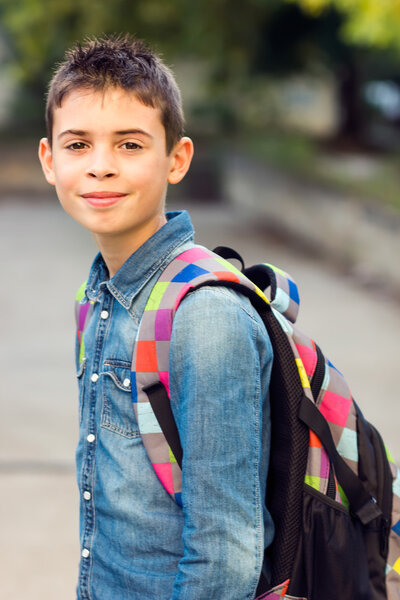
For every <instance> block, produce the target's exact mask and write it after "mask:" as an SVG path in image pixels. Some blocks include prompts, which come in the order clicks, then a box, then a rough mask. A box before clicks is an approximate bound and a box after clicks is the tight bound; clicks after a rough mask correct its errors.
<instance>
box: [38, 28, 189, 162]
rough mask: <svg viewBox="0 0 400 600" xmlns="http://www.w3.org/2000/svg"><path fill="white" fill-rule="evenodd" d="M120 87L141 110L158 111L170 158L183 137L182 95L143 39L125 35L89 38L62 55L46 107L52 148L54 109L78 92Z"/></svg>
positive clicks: (172, 78)
mask: <svg viewBox="0 0 400 600" xmlns="http://www.w3.org/2000/svg"><path fill="white" fill-rule="evenodd" d="M109 87H121V88H122V89H124V90H126V91H132V92H134V94H135V96H136V97H137V99H138V100H140V102H142V103H143V104H144V105H145V106H151V107H153V108H159V109H160V111H161V122H162V124H163V126H164V129H165V137H166V150H167V154H169V153H170V152H171V150H172V148H173V147H174V145H175V144H176V142H177V141H178V140H180V139H181V137H182V136H183V129H184V116H183V109H182V100H181V94H180V91H179V88H178V85H177V83H176V81H175V78H174V76H173V74H172V72H171V70H170V69H169V68H168V67H167V66H166V65H165V64H164V63H163V62H162V60H161V59H160V58H159V56H157V55H156V54H155V53H154V52H153V51H152V50H150V48H149V47H148V46H147V45H145V44H144V43H143V42H142V41H141V40H137V39H135V38H133V37H132V36H131V35H129V34H124V35H117V36H115V35H113V36H104V37H102V38H88V39H87V40H85V42H84V43H83V44H77V45H76V46H75V47H73V48H70V49H69V50H67V52H66V53H65V60H64V61H63V62H61V63H60V64H59V65H58V67H57V69H56V71H55V73H54V76H53V77H52V79H51V81H50V84H49V89H48V94H47V103H46V129H47V137H48V139H49V142H50V145H51V144H52V130H53V118H54V109H55V108H56V107H58V108H59V107H60V106H61V104H62V101H63V98H64V97H65V96H66V95H67V94H68V93H70V92H72V91H73V90H76V89H78V88H85V89H92V90H94V91H104V90H106V89H107V88H109Z"/></svg>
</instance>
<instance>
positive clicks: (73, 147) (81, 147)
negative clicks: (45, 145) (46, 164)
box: [67, 142, 87, 150]
mask: <svg viewBox="0 0 400 600" xmlns="http://www.w3.org/2000/svg"><path fill="white" fill-rule="evenodd" d="M85 148H87V145H86V144H85V143H84V142H73V143H72V144H69V145H68V146H67V149H68V150H84V149H85Z"/></svg>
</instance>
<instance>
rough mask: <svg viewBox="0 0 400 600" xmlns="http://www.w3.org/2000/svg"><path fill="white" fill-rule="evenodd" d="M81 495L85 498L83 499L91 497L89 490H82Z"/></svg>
mask: <svg viewBox="0 0 400 600" xmlns="http://www.w3.org/2000/svg"><path fill="white" fill-rule="evenodd" d="M83 497H84V498H85V500H90V498H91V497H92V494H91V493H90V492H87V491H86V492H83Z"/></svg>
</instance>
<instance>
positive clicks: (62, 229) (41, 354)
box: [0, 197, 400, 600]
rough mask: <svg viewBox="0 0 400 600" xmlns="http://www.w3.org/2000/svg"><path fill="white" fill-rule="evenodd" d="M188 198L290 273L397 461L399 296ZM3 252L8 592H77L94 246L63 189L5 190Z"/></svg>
mask: <svg viewBox="0 0 400 600" xmlns="http://www.w3.org/2000/svg"><path fill="white" fill-rule="evenodd" d="M181 205H183V203H181ZM174 208H175V207H174ZM189 208H190V211H191V214H192V217H193V221H194V224H195V227H196V230H197V241H198V242H200V243H204V244H206V245H209V246H210V247H211V248H212V247H214V246H216V245H231V246H234V247H235V248H236V249H237V250H238V251H239V252H241V253H242V254H243V255H244V257H245V258H246V262H247V263H251V262H262V261H268V262H273V263H275V264H278V265H280V266H281V267H282V268H284V269H285V270H287V271H289V272H290V273H292V275H293V276H294V277H295V279H296V280H297V282H298V283H299V284H300V294H301V298H302V307H301V315H300V319H299V325H300V328H302V329H304V330H306V331H307V332H309V333H310V334H311V335H312V336H314V337H315V338H316V339H317V340H318V342H319V344H320V346H321V347H322V349H324V350H325V351H326V352H327V353H328V354H329V356H330V358H331V360H332V361H333V362H334V363H335V364H337V366H338V367H339V368H340V370H341V371H342V372H343V373H344V374H345V375H346V377H347V379H348V380H349V382H350V383H351V386H352V389H353V393H354V395H355V397H356V399H357V400H358V403H359V404H360V405H361V407H362V408H363V410H364V413H365V415H366V417H367V418H369V419H370V420H372V421H373V422H374V423H375V424H376V425H377V427H378V428H379V429H380V430H381V433H382V434H383V436H384V438H385V440H386V441H387V443H388V445H389V447H390V448H391V449H392V452H393V454H394V455H395V457H396V458H397V460H398V461H400V441H399V436H398V427H399V417H400V408H399V400H400V397H399V391H398V373H397V370H398V363H399V360H398V359H399V347H398V341H399V339H400V310H399V305H398V304H395V303H394V302H393V301H392V300H390V298H387V297H383V296H380V295H378V294H375V293H372V292H371V291H369V292H367V291H366V290H365V289H362V288H360V287H358V286H357V285H356V283H355V282H354V281H353V280H352V279H350V278H345V277H343V276H342V275H340V274H339V273H338V272H335V271H333V270H332V269H331V268H330V267H328V266H327V265H326V264H324V263H323V262H320V261H319V257H318V256H313V257H310V256H309V257H305V256H303V255H302V254H301V253H299V252H298V251H296V250H291V249H290V248H288V247H285V246H283V245H282V244H281V243H279V241H277V240H271V239H269V238H267V237H266V236H265V234H264V233H263V230H262V226H261V225H260V223H257V222H255V220H254V219H253V218H252V216H251V215H248V214H246V211H245V210H244V209H243V208H240V207H235V208H234V209H233V208H232V207H230V206H229V205H226V204H219V205H216V206H211V205H210V204H203V205H202V204H196V205H193V204H192V205H190V206H189ZM0 252H1V256H2V284H1V285H2V287H1V294H0V315H1V317H0V319H1V325H0V327H1V332H2V337H1V342H0V360H1V363H0V364H1V365H2V370H1V378H0V386H1V388H0V498H1V511H0V531H1V536H0V556H1V557H2V569H1V570H2V577H1V585H0V598H1V600H21V599H22V598H29V600H54V599H55V598H56V599H57V600H72V599H73V598H74V589H75V582H76V577H77V564H78V561H79V545H78V527H77V523H78V515H77V505H78V494H77V489H76V486H75V475H74V466H73V463H74V448H75V442H76V439H77V395H76V382H75V378H74V365H73V352H72V348H73V342H74V322H73V298H74V294H75V290H76V289H77V287H78V286H79V285H80V283H81V282H82V281H83V280H84V279H85V278H86V274H87V271H88V268H89V266H90V263H91V260H92V257H93V255H94V252H95V248H94V244H93V242H92V241H91V238H90V236H89V234H87V233H86V232H85V231H83V230H81V229H80V228H79V227H78V226H77V225H75V224H74V223H73V222H72V221H71V220H70V219H69V217H67V216H66V215H64V214H63V212H62V211H61V209H60V208H59V207H58V204H57V202H56V200H55V199H45V200H42V201H40V200H38V199H37V198H36V199H34V200H30V199H29V198H25V197H20V198H17V197H9V198H7V197H3V198H2V199H1V200H0Z"/></svg>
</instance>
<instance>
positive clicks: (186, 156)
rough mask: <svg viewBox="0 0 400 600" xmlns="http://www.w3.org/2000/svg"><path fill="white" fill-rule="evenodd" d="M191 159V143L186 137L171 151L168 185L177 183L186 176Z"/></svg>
mask: <svg viewBox="0 0 400 600" xmlns="http://www.w3.org/2000/svg"><path fill="white" fill-rule="evenodd" d="M192 157H193V142H192V140H191V139H190V138H188V137H183V138H181V139H180V140H179V141H178V142H177V143H176V144H175V146H174V148H173V149H172V150H171V169H170V172H169V176H168V182H169V183H172V184H174V183H179V182H180V181H181V179H183V178H184V176H185V175H186V173H187V171H188V169H189V167H190V163H191V161H192Z"/></svg>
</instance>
